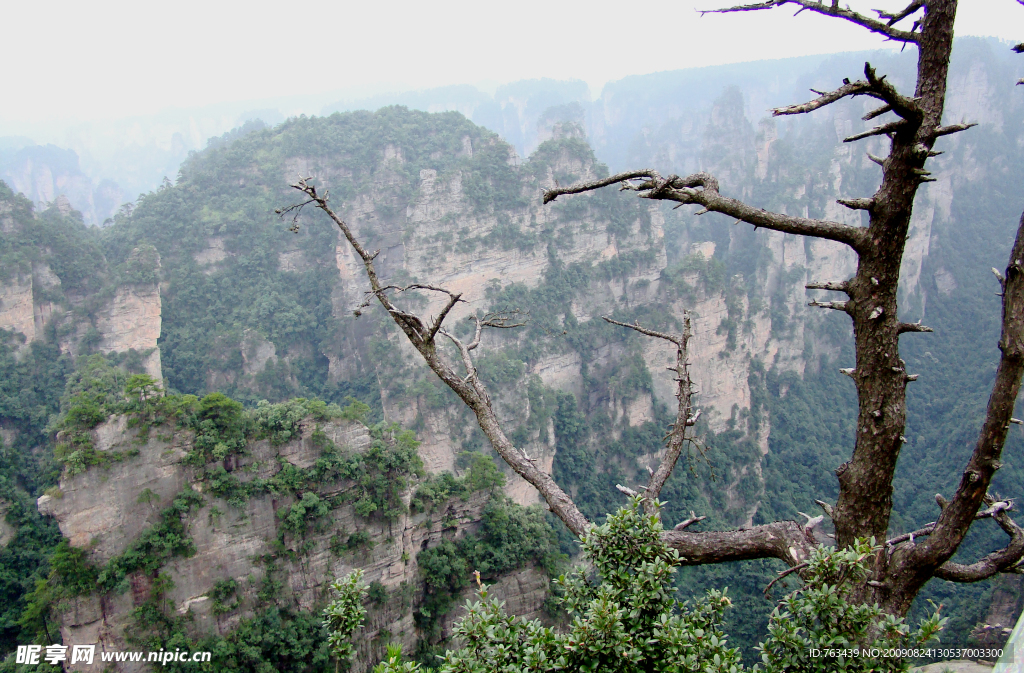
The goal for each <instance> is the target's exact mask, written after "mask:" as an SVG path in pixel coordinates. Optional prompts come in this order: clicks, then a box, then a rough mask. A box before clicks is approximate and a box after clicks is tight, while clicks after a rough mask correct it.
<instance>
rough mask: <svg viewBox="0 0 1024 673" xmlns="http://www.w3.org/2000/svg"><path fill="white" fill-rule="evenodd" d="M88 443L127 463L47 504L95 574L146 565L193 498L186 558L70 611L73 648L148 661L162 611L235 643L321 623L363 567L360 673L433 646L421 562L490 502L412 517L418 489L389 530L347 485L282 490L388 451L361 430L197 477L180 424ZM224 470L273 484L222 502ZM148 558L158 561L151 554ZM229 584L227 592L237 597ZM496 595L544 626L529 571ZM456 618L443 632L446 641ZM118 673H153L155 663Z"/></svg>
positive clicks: (310, 432)
mask: <svg viewBox="0 0 1024 673" xmlns="http://www.w3.org/2000/svg"><path fill="white" fill-rule="evenodd" d="M136 421H137V419H136ZM90 437H91V440H92V442H93V445H94V447H95V450H96V451H98V452H99V453H100V454H104V455H111V456H113V455H117V456H120V458H119V459H118V460H116V461H114V462H112V463H110V464H109V465H108V466H107V467H96V468H92V469H90V470H87V471H84V472H81V473H79V474H74V475H71V474H70V473H68V472H65V475H64V477H62V479H61V481H60V486H59V489H58V490H56V491H54V492H52V493H51V494H49V495H45V496H43V497H41V498H40V499H39V503H38V504H39V509H40V511H41V512H43V513H45V514H47V515H49V516H52V517H54V518H55V519H56V520H57V522H58V523H59V525H60V529H61V533H62V534H63V535H64V537H65V538H66V539H67V540H68V541H69V543H70V545H71V546H72V547H74V548H78V549H83V550H86V551H87V562H88V563H89V564H92V565H94V566H96V567H102V568H107V569H108V571H107V572H111V571H109V569H110V568H114V567H118V564H120V563H122V562H123V559H125V558H126V553H127V554H131V553H138V550H139V549H141V548H142V547H140V542H139V541H140V540H143V539H145V540H149V539H152V538H153V536H154V533H153V531H154V530H160V525H161V522H165V521H166V517H167V514H166V511H165V510H166V509H167V507H168V505H169V504H171V503H172V502H178V500H176V499H177V498H179V497H180V496H181V494H182V493H188V494H191V495H192V497H194V498H195V499H196V500H195V505H194V506H193V507H191V508H190V509H189V510H188V511H187V513H184V514H182V523H183V533H182V534H183V535H184V536H186V537H187V539H190V540H191V548H190V549H189V551H188V552H187V553H184V554H178V555H174V556H172V557H171V558H169V559H166V562H165V563H163V564H161V565H160V566H159V568H158V571H152V570H142V569H138V570H134V571H132V572H130V573H128V574H127V576H126V577H125V578H124V579H123V580H122V581H121V584H120V585H119V586H118V587H115V588H113V589H109V588H107V589H106V590H104V588H103V587H104V585H103V577H104V575H101V576H100V577H101V581H100V589H99V590H98V591H95V592H92V593H89V594H87V595H85V596H78V597H74V598H71V599H69V600H67V601H66V602H65V604H64V606H63V608H62V621H61V634H62V637H63V642H64V643H65V644H68V643H75V644H96V645H97V646H98V647H97V651H118V650H131V649H140V633H146V632H147V631H146V628H144V627H142V626H140V621H139V620H140V618H139V616H138V615H139V613H138V609H139V608H140V607H143V606H146V605H153V604H154V601H155V602H156V603H155V604H157V605H159V606H160V607H159V609H160V610H163V611H164V612H166V613H167V614H169V615H171V616H176V617H180V618H181V620H182V623H183V624H184V626H183V627H182V629H183V632H187V633H188V634H191V636H192V637H193V638H195V642H201V641H202V639H203V638H204V637H207V638H208V637H210V636H217V635H222V634H223V635H227V634H230V633H231V632H232V631H233V630H234V629H236V628H237V627H238V626H239V624H240V623H241V622H242V621H243V620H245V619H248V618H251V617H253V616H254V615H257V614H260V613H261V612H263V611H265V610H267V609H269V608H271V607H276V608H280V609H290V610H292V611H295V612H297V613H302V612H310V611H311V612H312V615H313V616H314V617H316V615H317V610H319V609H321V608H322V606H323V605H324V604H325V602H326V601H327V600H329V598H330V595H329V593H330V592H329V591H328V589H329V585H330V583H331V582H332V581H333V580H334V579H336V578H338V577H340V576H342V575H345V574H346V573H348V572H350V571H352V570H354V569H361V570H362V571H363V573H364V581H365V582H366V583H367V584H371V585H373V586H374V587H377V588H376V591H378V592H380V593H377V594H376V595H372V596H371V599H372V602H371V603H370V605H369V607H370V609H369V615H368V618H367V623H366V626H365V628H364V629H362V630H361V631H359V632H357V634H356V637H357V641H358V652H357V655H356V657H355V661H354V665H353V668H352V670H353V671H356V672H360V671H365V670H367V669H368V666H369V665H371V664H373V663H375V662H376V661H378V660H379V659H380V658H381V657H382V656H383V652H384V648H385V647H386V645H387V644H388V643H389V642H400V643H402V644H403V645H404V646H405V651H406V652H414V651H416V646H417V642H418V640H419V639H420V638H422V637H424V635H423V633H422V632H421V630H420V628H419V626H420V625H419V624H418V623H417V622H415V621H414V619H413V614H414V611H415V610H416V609H417V608H418V606H419V604H420V602H421V601H422V600H423V596H424V594H423V590H422V578H421V576H420V571H419V567H418V564H417V558H418V555H419V554H420V552H422V551H423V550H426V549H429V548H432V547H434V546H436V545H437V544H438V543H439V542H441V541H442V540H457V539H460V538H462V537H465V536H466V535H467V534H472V533H474V532H475V531H476V530H477V528H478V526H479V522H480V518H481V512H482V511H483V509H484V507H485V505H487V503H488V501H489V500H490V498H491V497H492V496H491V494H490V492H489V491H487V490H484V491H479V492H476V493H472V494H469V495H467V496H466V497H464V498H459V497H452V498H450V499H448V500H446V501H444V502H443V503H442V504H441V505H439V506H437V507H435V508H434V509H433V510H431V511H429V512H422V511H421V512H410V510H409V508H408V506H409V503H410V499H411V497H412V495H413V491H414V490H415V486H416V483H415V481H414V482H413V483H410V484H409V485H408V486H407V487H406V488H405V490H404V491H403V492H402V494H401V502H402V503H403V505H404V507H403V508H402V509H403V513H402V514H400V515H397V516H394V517H392V518H390V519H385V518H381V517H377V516H371V515H360V514H359V513H357V509H358V505H357V503H356V502H355V501H356V499H357V497H358V495H357V494H358V492H359V486H358V484H357V482H356V481H354V480H353V479H350V478H343V479H334V480H327V481H324V482H320V483H317V484H316V485H315V489H314V490H312V491H304V493H305V495H303V493H300V492H298V491H289V490H288V489H286V488H284V487H282V484H283V483H284V480H285V479H288V478H291V479H294V478H295V475H296V474H301V473H302V471H303V470H310V469H312V468H314V466H316V465H317V464H318V461H322V460H323V459H324V456H325V455H326V454H325V452H330V454H331V456H332V459H334V458H335V457H338V458H340V459H341V460H342V461H345V460H352V459H356V460H358V458H359V456H361V455H364V454H366V453H367V452H368V451H372V450H379V448H378V449H375V448H374V447H375V446H377V447H379V446H380V444H379V443H378V444H376V445H375V444H374V439H373V437H371V434H370V431H369V430H368V429H367V427H366V426H364V425H362V424H361V423H359V422H355V421H345V420H341V419H333V420H328V421H320V422H318V421H315V420H313V419H312V418H307V419H305V420H303V421H301V422H300V423H299V424H298V428H297V432H296V436H295V437H294V438H293V439H291V440H290V441H286V442H283V443H279V444H275V443H273V442H272V441H271V440H270V439H263V440H258V441H251V442H250V443H249V444H248V446H247V447H246V448H245V450H244V451H243V452H242V453H240V454H238V455H232V456H229V457H228V458H226V459H225V460H224V461H223V465H220V464H217V465H210V464H207V465H205V466H196V465H195V464H194V463H195V461H194V460H191V461H190V460H189V456H190V454H192V453H193V451H194V443H195V437H196V435H195V433H194V432H192V431H189V430H184V429H181V428H180V427H176V426H173V425H158V426H153V427H145V429H143V430H141V431H140V427H139V425H138V423H137V422H133V421H132V419H131V418H130V417H128V416H123V415H122V416H115V417H112V418H110V419H109V420H107V421H105V422H104V423H102V424H100V425H98V426H97V427H95V428H94V429H93V430H91V431H90ZM378 437H379V435H378ZM224 466H226V467H227V469H228V470H229V472H228V473H227V474H229V475H232V476H233V477H235V478H237V479H238V480H239V483H240V484H242V485H245V484H249V485H254V484H260V483H273V484H276V486H274V487H272V488H270V490H265V491H258V492H256V493H254V494H252V495H250V496H249V497H247V498H244V499H240V498H238V497H237V495H236V496H235V497H234V498H229V497H226V496H225V492H224V491H223V490H222V488H223V487H222V484H221V482H214V481H213V480H211V477H210V475H211V474H220V475H221V477H220V478H221V479H223V478H224V471H223V469H217V468H223V467H224ZM286 474H289V475H290V476H289V477H286V476H284V475H286ZM311 493H315V494H316V498H318V499H319V502H323V503H329V506H326V507H325V508H324V510H321V511H318V513H317V515H316V516H313V515H310V514H307V518H308V519H309V520H310V521H311V522H314V523H311V524H310V526H309V527H308V528H306V527H303V528H295V527H294V525H293V523H294V522H292V520H291V519H290V518H289V516H288V515H290V514H293V513H294V512H295V511H296V509H295V508H296V506H297V505H299V504H301V503H304V502H307V501H308V500H309V494H311ZM300 518H301V517H300ZM145 549H147V550H150V551H149V552H147V553H153V552H152V547H145ZM226 586H230V587H231V589H230V591H229V592H227V594H225V593H224V589H223V587H226ZM493 590H494V591H495V592H496V593H497V595H498V596H499V597H502V598H504V599H507V601H508V603H509V605H510V607H511V608H512V609H514V610H515V611H516V612H517V613H522V614H530V615H534V616H536V615H538V614H540V610H541V607H542V606H543V604H544V601H545V599H546V598H547V597H548V595H549V589H548V577H547V575H546V574H544V573H543V572H541V571H539V570H537V569H534V568H533V567H532V566H526V567H523V568H521V569H519V570H517V571H514V572H512V573H510V574H506V575H504V576H501V577H498V578H496V581H495V583H494V588H493ZM457 614H458V613H457V612H456V613H451V614H449V615H448V616H447V617H445V619H444V620H443V622H441V624H440V635H441V637H442V638H443V637H444V636H445V634H447V633H450V630H451V626H452V623H453V621H454V619H455V618H456V616H457ZM150 627H151V625H150ZM118 666H119V667H118V668H116V670H124V671H136V670H147V666H146V665H145V664H141V665H131V664H119V665H118ZM72 670H76V669H75V667H72ZM81 670H86V668H82V669H81Z"/></svg>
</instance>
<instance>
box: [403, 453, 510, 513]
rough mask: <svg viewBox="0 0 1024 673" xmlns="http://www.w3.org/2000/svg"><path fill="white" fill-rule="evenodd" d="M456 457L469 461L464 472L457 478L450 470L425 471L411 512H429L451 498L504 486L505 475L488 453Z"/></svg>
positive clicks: (414, 495) (413, 499) (464, 496)
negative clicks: (440, 471)
mask: <svg viewBox="0 0 1024 673" xmlns="http://www.w3.org/2000/svg"><path fill="white" fill-rule="evenodd" d="M459 458H460V459H466V460H468V461H469V469H468V470H467V471H466V473H465V474H464V475H463V476H462V477H456V476H455V475H453V474H452V473H451V472H442V473H441V474H439V475H434V474H428V475H427V476H426V479H424V481H423V482H421V483H420V485H419V486H418V487H417V489H416V492H415V493H414V494H413V496H412V500H411V501H410V503H409V507H410V508H412V510H413V511H414V512H429V511H430V510H432V509H434V508H436V507H437V506H438V505H441V504H443V503H445V502H447V501H448V500H449V499H451V498H461V499H463V500H465V499H466V498H467V497H469V495H470V494H472V493H476V492H477V491H484V490H494V489H500V488H501V487H503V486H504V485H505V475H504V474H502V472H501V470H499V469H498V466H497V465H495V464H494V460H493V459H492V458H491V457H490V456H488V455H486V454H483V453H477V452H472V453H470V452H463V453H461V454H459Z"/></svg>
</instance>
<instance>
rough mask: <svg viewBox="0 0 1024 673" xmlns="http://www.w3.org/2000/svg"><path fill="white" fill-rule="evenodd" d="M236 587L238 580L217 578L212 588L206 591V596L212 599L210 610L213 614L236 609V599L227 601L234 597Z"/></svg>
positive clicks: (221, 613)
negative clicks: (231, 601)
mask: <svg viewBox="0 0 1024 673" xmlns="http://www.w3.org/2000/svg"><path fill="white" fill-rule="evenodd" d="M237 589H238V582H236V581H235V580H233V579H222V580H217V581H216V582H214V583H213V588H212V589H210V591H208V592H207V594H206V595H207V596H208V597H209V598H210V600H211V601H212V607H211V608H210V610H211V612H213V614H214V615H223V614H226V613H228V612H232V611H233V610H237V609H238V601H237V600H235V602H234V603H229V601H230V599H232V598H234V597H235V592H236V591H237Z"/></svg>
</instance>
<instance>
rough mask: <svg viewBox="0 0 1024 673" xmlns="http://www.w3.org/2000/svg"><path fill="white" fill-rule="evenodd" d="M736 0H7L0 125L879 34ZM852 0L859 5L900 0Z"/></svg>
mask: <svg viewBox="0 0 1024 673" xmlns="http://www.w3.org/2000/svg"><path fill="white" fill-rule="evenodd" d="M735 1H738V0H734V2H729V0H673V1H669V2H655V3H632V2H622V1H621V0H619V1H617V2H608V1H602V0H587V1H582V0H579V1H573V2H566V1H562V0H514V1H513V2H505V3H502V4H500V5H499V4H498V3H494V2H486V1H482V0H472V1H470V0H434V1H432V2H426V1H424V0H417V1H406V0H388V1H387V2H380V1H378V2H368V1H366V0H363V1H361V2H353V1H351V0H333V1H330V2H323V1H322V0H308V1H307V2H303V3H287V4H286V3H283V2H267V1H265V0H246V1H244V2H239V1H227V0H204V1H197V0H175V1H174V2H160V3H157V2H153V1H152V0H150V1H148V2H147V1H146V0H131V1H125V2H120V1H117V2H115V1H106V0H93V1H82V0H74V1H72V2H58V1H47V0H32V1H30V2H26V1H23V0H4V1H3V17H4V25H5V30H4V37H3V39H2V40H0V62H2V63H3V65H4V80H5V81H4V86H3V88H4V90H5V92H6V94H5V95H4V96H3V97H2V98H0V135H5V134H6V133H7V130H6V129H9V130H13V127H17V126H21V125H23V124H25V123H34V124H38V123H40V122H48V121H52V122H54V123H63V124H66V123H69V122H73V121H86V120H100V119H116V118H123V117H128V116H134V115H144V114H152V113H154V112H157V111H159V110H162V109H166V108H171V107H175V108H183V107H195V106H201V105H207V104H213V103H223V102H229V101H238V100H248V99H265V98H271V97H279V96H287V95H291V94H316V93H324V92H327V91H333V90H337V91H343V92H345V91H347V92H351V93H354V94H357V95H358V94H363V95H365V94H369V93H377V92H382V91H401V90H408V89H424V88H429V87H434V86H442V85H447V84H465V83H468V84H477V85H481V86H482V88H490V87H492V86H493V85H495V84H498V83H503V82H509V81H514V80H518V79H526V78H536V77H552V78H556V79H573V78H575V79H583V80H585V81H586V82H587V83H588V84H590V86H591V91H592V93H593V95H594V96H597V95H599V93H600V87H601V86H602V85H603V84H604V83H605V82H608V81H612V80H616V79H619V78H622V77H624V76H626V75H630V74H642V73H649V72H656V71H663V70H675V69H679V68H687V67H696V66H704V65H713V64H721V63H732V62H740V61H751V60H760V59H768V58H781V57H788V56H798V55H805V54H825V53H834V52H839V51H852V50H861V49H871V48H877V47H880V46H885V43H884V42H883V41H882V40H881V38H879V37H875V36H873V35H871V34H869V33H868V32H867V31H865V30H864V29H861V28H859V27H857V26H853V25H851V24H848V23H846V22H844V21H840V20H836V19H830V18H823V17H820V16H816V15H814V14H812V13H810V12H804V13H803V14H801V15H800V16H799V17H797V18H795V19H794V18H792V14H793V10H792V9H775V10H771V11H762V12H752V13H745V14H729V15H713V16H706V17H704V18H699V17H698V15H697V14H696V12H695V11H694V7H695V6H699V7H703V8H708V7H716V6H718V7H720V6H724V5H726V4H734V3H735ZM847 2H848V3H849V5H850V6H852V7H853V8H854V9H858V10H861V11H865V12H867V11H869V10H870V9H871V8H873V7H882V8H887V9H890V10H892V9H898V8H901V7H903V6H905V5H906V4H907V2H908V0H899V1H898V2H893V0H867V1H865V0H844V4H847ZM300 8H303V9H300ZM956 33H957V35H993V36H996V37H1001V38H1004V39H1008V40H1014V41H1015V42H1018V41H1024V7H1022V6H1021V5H1020V4H1018V2H1016V1H1015V0H961V1H960V13H959V15H958V19H957V26H956ZM890 44H891V43H890ZM1022 60H1024V57H1022Z"/></svg>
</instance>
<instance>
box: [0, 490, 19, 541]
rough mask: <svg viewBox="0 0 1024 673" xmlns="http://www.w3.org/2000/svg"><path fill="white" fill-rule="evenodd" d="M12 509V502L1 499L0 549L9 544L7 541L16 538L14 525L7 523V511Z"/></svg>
mask: <svg viewBox="0 0 1024 673" xmlns="http://www.w3.org/2000/svg"><path fill="white" fill-rule="evenodd" d="M10 509H11V503H9V502H7V501H6V500H2V499H0V549H3V548H4V547H6V546H7V543H8V542H10V541H11V540H13V539H14V535H15V534H16V533H17V530H15V528H14V526H12V525H11V524H9V523H7V512H8V511H9V510H10Z"/></svg>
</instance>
